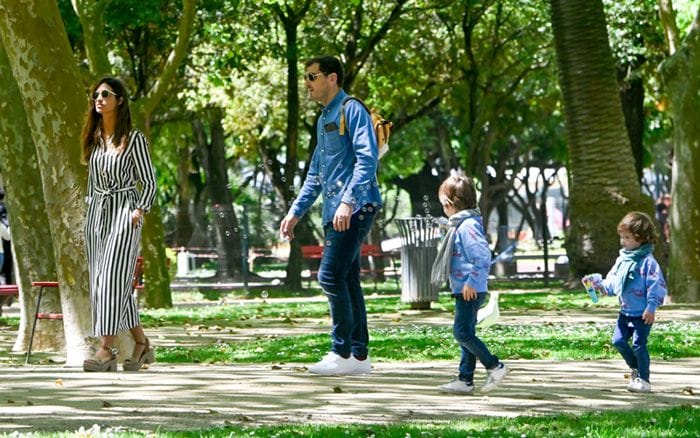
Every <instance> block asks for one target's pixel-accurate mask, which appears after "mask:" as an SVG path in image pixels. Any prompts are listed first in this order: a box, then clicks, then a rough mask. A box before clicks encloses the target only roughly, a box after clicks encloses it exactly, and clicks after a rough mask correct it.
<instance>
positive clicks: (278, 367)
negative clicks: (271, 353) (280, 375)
mask: <svg viewBox="0 0 700 438" xmlns="http://www.w3.org/2000/svg"><path fill="white" fill-rule="evenodd" d="M270 368H271V369H273V370H281V369H282V367H281V366H279V365H272V366H271V367H270Z"/></svg>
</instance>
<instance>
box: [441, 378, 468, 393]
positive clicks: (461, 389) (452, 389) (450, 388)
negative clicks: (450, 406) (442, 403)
mask: <svg viewBox="0 0 700 438" xmlns="http://www.w3.org/2000/svg"><path fill="white" fill-rule="evenodd" d="M438 389H439V390H440V391H441V392H449V393H452V394H470V393H472V392H474V384H473V383H467V382H465V381H464V380H459V379H454V380H453V381H451V382H450V383H447V384H445V385H440V386H438Z"/></svg>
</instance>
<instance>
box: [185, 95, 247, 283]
mask: <svg viewBox="0 0 700 438" xmlns="http://www.w3.org/2000/svg"><path fill="white" fill-rule="evenodd" d="M210 111H211V124H210V130H209V131H210V136H211V138H210V139H209V140H207V135H206V133H205V132H204V126H203V125H202V122H201V121H199V120H197V119H195V120H194V121H193V122H192V128H193V131H194V132H195V135H196V137H197V143H198V145H199V147H198V149H199V150H200V151H201V152H202V153H203V154H205V155H206V156H204V157H202V162H203V163H202V164H204V168H205V169H206V173H207V187H208V188H209V195H210V199H211V202H212V204H213V214H214V218H213V221H212V222H213V224H214V227H215V229H216V230H215V237H216V242H215V244H216V248H217V253H218V256H219V271H218V274H219V276H221V277H223V278H234V277H235V276H236V273H241V274H242V264H241V263H242V256H241V232H240V230H239V226H238V218H237V217H236V212H235V211H234V209H233V197H232V195H231V189H230V184H229V179H228V174H227V171H226V156H225V155H226V153H225V152H226V151H225V143H224V128H223V126H222V124H221V122H222V120H223V112H222V111H221V109H220V108H212V109H211V110H210Z"/></svg>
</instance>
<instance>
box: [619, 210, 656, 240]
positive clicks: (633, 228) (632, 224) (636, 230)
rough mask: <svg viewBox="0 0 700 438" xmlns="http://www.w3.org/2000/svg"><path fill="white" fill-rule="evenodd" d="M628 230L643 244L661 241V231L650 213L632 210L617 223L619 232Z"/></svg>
mask: <svg viewBox="0 0 700 438" xmlns="http://www.w3.org/2000/svg"><path fill="white" fill-rule="evenodd" d="M621 231H626V232H628V233H630V234H631V235H632V236H633V237H634V240H636V241H637V242H639V243H641V244H645V243H652V244H657V243H659V232H658V231H657V229H656V225H654V221H653V220H652V219H651V217H649V215H648V214H646V213H642V212H641V211H631V212H629V213H627V214H626V215H625V217H623V218H622V220H621V221H620V223H619V224H617V232H618V233H619V232H621Z"/></svg>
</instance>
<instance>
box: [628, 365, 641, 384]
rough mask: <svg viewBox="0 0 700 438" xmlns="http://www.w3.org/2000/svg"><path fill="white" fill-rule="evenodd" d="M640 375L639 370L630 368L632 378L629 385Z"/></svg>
mask: <svg viewBox="0 0 700 438" xmlns="http://www.w3.org/2000/svg"><path fill="white" fill-rule="evenodd" d="M638 377H639V370H636V369H634V368H632V369H631V370H630V380H629V382H627V383H628V385H631V384H632V383H633V382H634V381H635V379H637V378H638Z"/></svg>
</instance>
